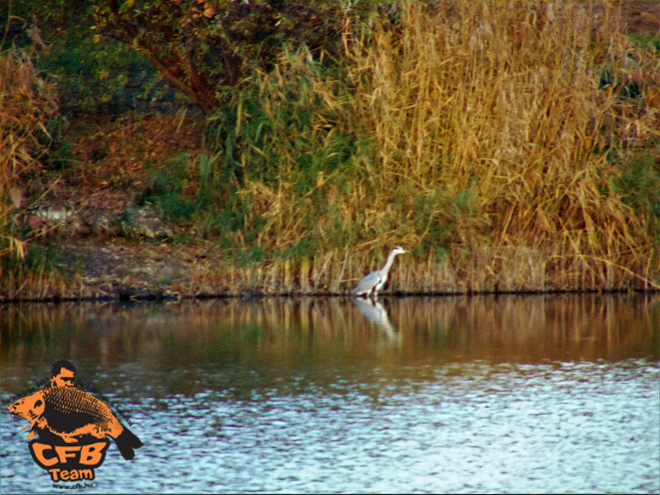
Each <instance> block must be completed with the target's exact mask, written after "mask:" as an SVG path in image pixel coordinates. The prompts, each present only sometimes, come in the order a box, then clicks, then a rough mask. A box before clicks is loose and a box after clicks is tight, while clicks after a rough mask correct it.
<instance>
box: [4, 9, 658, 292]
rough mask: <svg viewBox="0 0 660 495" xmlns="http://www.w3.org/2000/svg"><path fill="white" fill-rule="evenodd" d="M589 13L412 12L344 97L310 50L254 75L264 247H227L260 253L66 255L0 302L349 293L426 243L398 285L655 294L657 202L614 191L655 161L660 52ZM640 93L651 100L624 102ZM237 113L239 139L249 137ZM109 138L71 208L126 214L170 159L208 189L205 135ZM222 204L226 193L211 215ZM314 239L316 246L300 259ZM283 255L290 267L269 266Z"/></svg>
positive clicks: (198, 246)
mask: <svg viewBox="0 0 660 495" xmlns="http://www.w3.org/2000/svg"><path fill="white" fill-rule="evenodd" d="M443 5H444V4H443ZM447 5H449V4H447ZM592 7H593V3H589V4H588V5H587V7H586V8H583V7H581V6H580V5H579V4H578V3H572V2H566V3H562V4H560V5H558V4H556V3H551V2H544V1H541V2H534V3H530V2H514V3H511V4H508V6H504V5H502V4H501V2H497V1H489V0H484V1H480V2H468V1H457V2H451V8H448V9H446V11H429V10H425V9H424V8H423V7H421V6H420V4H416V3H414V2H413V3H410V4H408V5H407V6H406V7H405V9H404V12H403V15H402V17H401V22H400V24H399V25H397V26H396V27H395V28H393V27H392V26H388V28H387V29H385V28H384V27H379V26H376V32H375V35H374V38H373V40H368V39H366V38H364V37H361V36H360V34H359V33H358V32H356V31H354V30H351V29H350V26H349V27H347V30H346V32H345V35H344V38H343V42H344V48H345V50H346V55H347V57H348V59H349V60H350V66H349V67H347V68H346V69H347V73H348V76H349V77H348V79H349V81H348V83H350V84H348V85H347V82H346V81H341V80H338V79H337V78H336V77H335V76H333V77H334V78H333V77H330V76H328V75H321V73H320V72H319V71H317V70H316V69H314V66H313V64H311V63H310V64H308V63H307V62H306V61H307V60H309V57H307V56H306V55H305V53H304V52H302V51H301V52H299V53H296V54H292V53H285V54H284V55H282V56H281V57H279V58H278V59H277V60H276V61H274V69H273V70H272V71H271V72H268V73H267V72H264V71H256V72H255V73H254V74H253V76H252V79H250V80H249V81H247V82H246V85H247V84H248V83H249V84H251V85H252V86H251V87H252V88H256V89H255V91H256V93H255V94H256V95H257V100H258V101H259V102H261V103H260V104H261V106H260V107H259V111H260V112H261V114H262V115H263V119H264V121H265V122H267V123H268V125H269V126H270V127H271V128H272V131H273V133H272V136H269V137H268V139H270V141H268V142H267V143H266V144H264V145H263V146H266V145H267V146H270V148H269V153H271V152H272V154H273V155H276V156H278V157H279V159H278V162H277V170H276V173H275V174H273V177H275V178H274V179H273V178H272V177H270V176H269V177H266V178H264V177H262V176H259V175H258V174H256V173H252V175H251V172H250V171H249V168H247V169H246V170H248V173H246V176H245V177H244V178H243V181H242V183H241V182H240V181H238V180H236V179H235V178H233V179H231V180H233V181H234V183H233V184H232V185H233V187H235V188H237V189H238V192H237V197H239V198H241V200H244V203H243V204H244V205H247V206H246V208H247V211H246V216H245V219H246V220H245V222H246V225H250V224H255V223H259V224H260V227H259V229H258V230H256V229H255V232H256V234H255V236H256V241H255V240H254V239H252V240H248V239H247V237H248V236H247V234H246V231H245V230H241V229H239V230H235V231H232V232H229V233H223V236H225V237H226V239H225V240H227V242H228V245H231V246H232V247H231V248H230V249H229V248H228V249H227V251H231V250H234V251H235V250H237V249H245V250H249V249H251V248H252V247H255V246H256V247H257V248H258V249H259V250H260V251H261V252H265V253H267V255H266V256H265V257H264V258H263V259H259V260H258V261H253V262H250V263H247V264H243V265H239V264H238V263H236V262H235V261H236V258H235V257H234V258H232V257H229V256H225V255H224V253H223V252H222V250H221V249H219V248H218V247H217V246H216V245H214V244H211V243H210V242H208V241H204V240H201V239H200V238H198V237H196V236H194V235H193V236H192V240H191V241H190V242H189V243H188V245H187V246H186V248H185V249H183V248H177V247H176V246H172V245H171V244H161V245H159V246H156V245H150V246H146V247H145V245H144V244H143V243H142V244H141V243H139V242H136V240H135V239H125V238H110V239H108V238H92V239H88V240H86V241H84V242H77V243H76V246H75V247H74V248H71V249H66V248H65V250H68V251H69V252H68V255H69V258H68V260H69V261H67V262H66V263H65V264H66V265H67V266H68V271H67V270H65V275H64V276H63V277H60V276H52V277H55V279H53V280H51V281H50V282H48V283H46V285H48V284H50V285H48V287H45V286H40V284H41V281H37V280H36V279H35V280H33V281H32V282H29V283H26V282H24V281H21V280H22V279H21V278H20V277H18V278H14V279H13V280H14V281H13V282H12V284H11V285H10V286H8V287H11V289H8V290H7V291H6V292H4V293H3V292H2V291H0V293H1V294H0V295H1V296H2V297H4V298H10V299H11V298H30V297H93V296H95V295H98V294H116V293H118V292H119V291H122V290H123V291H124V292H123V293H124V294H128V295H129V296H131V295H134V296H140V295H145V294H159V295H168V294H169V295H180V296H193V297H194V296H199V295H219V294H224V295H238V294H241V293H243V292H245V291H260V292H263V293H266V294H282V293H287V294H288V293H321V294H327V293H333V294H342V293H347V292H348V291H349V290H350V289H351V288H352V287H353V286H354V284H355V283H356V281H357V280H359V279H360V278H361V277H362V276H363V275H364V274H365V273H367V272H368V271H370V270H373V269H375V268H380V266H381V265H382V262H383V260H384V256H385V255H386V254H387V252H388V250H389V248H391V247H393V246H395V245H399V244H400V245H402V246H404V247H405V248H408V249H409V248H417V249H416V250H415V251H414V253H413V255H412V256H409V257H408V258H407V259H406V258H402V260H401V261H402V262H401V263H398V264H397V265H395V267H394V269H393V271H392V276H391V280H390V283H389V290H390V291H394V292H407V293H422V292H424V293H455V292H461V293H462V292H475V291H477V292H482V291H485V292H490V291H493V292H497V291H507V292H508V291H551V290H557V291H565V290H626V289H628V290H630V289H643V290H650V289H651V290H652V289H660V246H659V245H658V239H659V237H658V236H660V232H659V231H658V226H655V227H653V225H652V217H653V212H652V210H651V207H650V206H649V204H647V203H648V202H647V203H644V204H640V205H638V206H637V207H635V208H633V207H632V206H631V205H630V204H629V201H627V199H626V195H625V193H622V192H621V191H620V190H619V189H617V186H616V184H617V181H618V180H619V179H620V178H621V176H622V175H623V173H624V172H625V171H626V170H627V169H629V168H630V167H631V164H632V163H634V162H635V160H637V159H638V158H639V157H640V156H642V157H650V159H651V160H652V161H653V163H655V164H656V165H655V167H656V169H657V164H658V163H660V149H659V147H658V143H659V142H660V67H658V65H657V53H654V52H653V50H652V49H651V48H648V49H645V48H640V47H634V46H633V44H632V42H631V41H630V40H629V39H628V38H627V37H626V36H625V34H624V31H623V28H624V25H625V23H624V20H623V19H622V18H621V17H620V16H619V15H618V13H617V11H615V10H610V9H609V8H608V7H607V4H603V8H601V9H600V10H597V9H593V10H592ZM624 12H625V10H624ZM649 15H654V14H652V13H649ZM649 19H650V18H649ZM246 87H247V86H246ZM631 88H634V91H636V92H638V93H639V96H638V97H634V98H633V97H628V96H626V95H627V93H626V92H629V91H631ZM245 94H248V93H247V92H246V93H245ZM289 94H296V95H297V96H298V97H299V99H298V100H297V101H295V102H294V108H298V109H300V110H301V111H304V112H311V113H312V114H313V115H312V117H311V119H310V122H309V127H308V128H305V131H304V133H297V134H296V135H295V138H296V139H293V138H292V136H290V135H289V133H291V132H292V130H291V128H288V127H287V125H289V124H288V121H286V120H283V118H282V115H285V114H286V113H287V112H288V111H289V110H290V108H288V107H287V106H286V105H287V104H289V103H290V101H289V103H287V98H285V97H284V96H283V95H289ZM34 100H35V101H36V100H37V98H34ZM319 102H320V103H319ZM242 105H243V103H242V100H241V102H239V103H237V111H236V114H237V115H238V122H237V125H236V126H234V127H235V129H236V131H235V132H236V134H237V135H238V134H239V129H241V126H243V128H245V127H247V126H248V125H250V122H249V118H250V117H251V116H250V115H249V114H248V110H246V108H247V105H246V106H245V107H243V106H242ZM254 115H255V113H254V111H253V114H252V116H254ZM241 116H243V117H241ZM211 122H213V120H212V119H211ZM90 126H94V124H90ZM42 127H43V126H42ZM96 129H97V130H96V131H94V132H93V133H92V132H90V133H89V135H88V136H83V137H80V138H79V140H78V141H77V143H78V144H79V145H80V146H79V148H78V152H77V155H76V157H77V159H78V160H79V161H78V163H77V164H76V165H74V166H73V167H72V168H71V169H70V170H69V172H68V176H64V177H63V178H62V180H61V181H60V183H59V185H58V186H57V187H56V188H54V189H53V194H56V195H58V196H57V197H58V198H59V199H60V200H66V201H73V202H75V203H76V206H77V207H79V208H87V209H88V208H97V209H103V208H106V209H107V208H108V205H114V214H118V213H119V212H121V209H122V208H123V205H124V204H125V202H127V201H129V200H130V199H132V197H134V196H135V194H136V193H139V192H141V191H140V189H142V188H143V187H144V186H145V185H146V180H147V177H148V174H147V168H148V167H149V166H150V165H149V164H150V163H151V166H152V167H153V168H154V169H157V168H159V167H160V166H161V164H162V163H163V161H165V158H166V157H168V156H171V155H172V154H173V153H174V152H175V150H177V151H183V150H186V151H189V152H191V155H190V157H191V158H190V162H189V169H188V170H189V181H188V183H187V185H186V186H185V187H189V189H190V190H191V191H194V190H195V189H196V188H197V187H198V186H199V184H198V181H197V180H196V179H197V177H198V174H199V170H200V168H199V166H198V162H197V161H196V160H197V157H198V156H199V155H200V154H201V152H202V150H201V145H200V140H199V137H200V135H201V130H200V129H199V128H197V127H195V126H194V124H192V123H191V122H190V121H187V120H183V119H181V118H180V117H163V116H159V117H158V118H157V120H149V119H147V120H142V121H140V120H139V119H138V120H137V121H131V120H123V121H120V122H118V123H106V124H103V125H101V126H99V127H97V128H96ZM44 130H45V127H44ZM295 130H296V129H294V131H295ZM33 134H34V131H32V134H30V133H28V135H33ZM244 135H245V136H247V134H244ZM338 135H350V136H355V137H356V140H358V141H361V142H365V143H369V144H368V145H366V146H365V148H364V150H361V152H360V153H357V154H355V155H353V156H351V157H350V163H349V164H348V165H346V164H341V163H340V165H339V166H338V167H337V168H336V169H335V170H333V171H328V170H327V169H323V168H320V169H318V170H316V169H314V168H311V169H310V170H311V171H312V172H313V173H314V175H313V177H311V179H310V177H305V179H306V180H310V181H311V182H312V187H311V188H310V189H308V190H303V191H302V192H301V191H300V189H299V188H297V187H296V185H297V184H298V182H299V181H300V180H301V176H302V174H303V172H301V168H300V158H301V156H303V155H301V154H300V149H299V148H297V147H298V146H300V145H299V143H300V142H301V141H303V140H307V141H305V143H307V144H305V145H309V146H311V148H310V149H311V150H312V151H310V152H309V153H307V152H305V153H307V154H305V155H304V156H305V157H306V158H309V156H311V158H310V159H312V160H319V161H321V162H323V161H327V160H331V159H334V157H336V155H337V153H338V152H337V148H336V146H337V142H339V141H337V139H338V138H337V136H338ZM12 139H15V137H14V138H12ZM237 139H238V138H237ZM241 139H243V141H240V142H239V144H241V145H242V146H243V148H241V149H239V152H240V154H239V155H238V157H236V158H235V159H236V160H238V162H239V163H240V164H242V165H243V166H245V165H246V164H247V165H250V166H253V167H256V165H255V164H258V163H259V160H261V159H262V157H263V156H264V155H265V154H264V151H263V149H262V148H259V147H258V146H256V145H255V144H254V143H253V142H248V141H247V138H244V137H242V138H241ZM3 141H4V139H3ZM237 142H238V141H237ZM310 143H311V144H310ZM207 144H208V143H207ZM179 147H180V148H179ZM16 149H18V148H16ZM207 152H208V151H207ZM221 160H222V157H221V154H220V153H218V154H217V155H215V156H211V158H210V162H211V163H215V164H216V165H217V164H219V163H222V162H221ZM265 163H266V165H268V162H265ZM345 165H346V166H345ZM342 167H345V168H342ZM653 170H654V169H653V168H651V172H653ZM271 172H272V170H269V173H271ZM312 172H310V173H312ZM225 177H226V176H225ZM214 180H216V182H217V181H222V180H224V179H222V176H221V175H220V174H216V175H215V179H214ZM6 184H9V182H6ZM649 184H651V186H649V187H651V188H653V187H655V186H653V184H654V183H653V181H652V180H651V181H650V182H649ZM90 186H92V187H93V188H94V192H93V193H92V194H88V193H87V191H89V189H88V188H89V187H90ZM136 188H137V190H136ZM10 190H13V191H14V196H15V195H16V192H15V191H16V188H14V189H11V187H10V186H7V187H6V188H5V189H3V191H6V193H5V192H3V204H5V205H11V202H10V198H11V197H12V196H11V194H9V191H10ZM80 191H85V194H82V195H81V194H80ZM651 194H652V195H653V194H655V195H657V191H655V192H654V191H651ZM8 198H9V199H8ZM226 199H227V198H226V192H223V189H222V188H221V187H220V188H218V189H217V190H216V197H215V200H216V201H218V202H219V203H217V204H216V206H218V207H221V206H224V204H222V203H221V202H222V201H226ZM642 203H643V202H642ZM8 208H9V206H5V210H3V211H4V212H7V211H8ZM211 214H212V213H211ZM4 215H5V216H4V217H2V218H9V217H8V216H7V214H6V213H4ZM198 221H200V222H203V221H205V219H204V218H201V220H200V219H199V218H198ZM193 223H194V222H193ZM191 225H192V224H188V227H191ZM654 229H655V230H654ZM190 231H192V230H190ZM190 231H189V232H190ZM312 238H313V241H314V243H315V244H313V249H312V248H310V249H309V250H308V252H302V250H298V251H295V249H294V248H296V246H299V245H301V241H307V240H310V239H312ZM251 243H252V244H251ZM94 246H103V249H104V250H105V251H100V250H97V251H98V252H97V253H96V254H94V253H93V251H94ZM296 249H297V248H296ZM287 250H289V251H291V252H293V253H294V254H293V255H290V256H280V257H279V258H278V257H276V256H275V255H273V254H272V253H286V252H287ZM184 251H187V253H186V255H185V256H177V252H178V253H183V252H184ZM73 253H78V254H79V255H80V256H81V257H82V258H85V257H88V256H92V257H94V256H96V259H97V260H99V261H98V263H86V262H85V261H84V260H83V261H81V263H80V264H79V265H84V266H99V267H100V266H103V263H107V264H108V265H107V266H108V269H107V270H105V271H106V273H105V275H98V276H93V277H90V276H89V274H88V273H82V274H81V273H76V269H75V268H74V267H75V266H79V265H76V263H71V262H70V261H71V259H70V256H73ZM101 253H105V254H101ZM122 253H124V254H122ZM126 253H130V254H131V256H130V257H128V256H126ZM140 253H144V256H143V257H142V258H140V256H139V255H140ZM128 259H131V260H132V261H131V262H130V263H129V262H128V261H127V260H128ZM122 260H123V263H122V264H123V268H124V269H123V270H118V269H116V267H117V263H118V262H120V261H122ZM111 265H112V266H111ZM128 265H131V267H134V268H130V267H128ZM0 269H1V268H0ZM138 272H139V273H140V274H141V275H140V276H136V274H137V273H138ZM149 274H151V275H149ZM49 276H50V275H49ZM3 277H4V275H3V274H0V278H3ZM39 280H41V279H39ZM56 280H57V281H56ZM44 282H45V281H44ZM29 287H31V288H30V289H29V290H28V288H29ZM127 287H128V289H127Z"/></svg>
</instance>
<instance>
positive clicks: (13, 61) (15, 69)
mask: <svg viewBox="0 0 660 495" xmlns="http://www.w3.org/2000/svg"><path fill="white" fill-rule="evenodd" d="M58 108H59V105H58V100H57V95H56V92H55V88H54V85H52V84H50V83H48V82H46V81H44V80H43V79H42V78H41V77H40V76H39V74H38V73H37V71H36V70H35V69H34V67H33V65H32V62H31V59H30V55H29V54H28V53H26V52H23V51H20V50H18V49H11V50H7V51H4V52H2V53H1V54H0V258H1V257H2V256H5V255H7V254H12V255H16V256H18V257H19V258H22V257H23V255H24V253H25V243H24V242H22V241H21V240H20V239H18V238H17V237H16V236H13V235H11V233H10V232H11V225H10V212H11V211H12V210H17V209H19V208H21V207H22V206H25V205H24V202H25V201H24V198H25V193H26V189H27V187H29V184H28V182H29V180H28V179H26V176H28V175H35V174H36V173H38V172H39V171H40V170H41V163H40V159H42V158H43V157H44V155H45V154H46V153H47V151H48V144H49V142H50V133H49V131H48V129H47V128H46V126H47V124H48V120H49V119H50V118H51V117H53V116H54V115H56V114H57V113H58Z"/></svg>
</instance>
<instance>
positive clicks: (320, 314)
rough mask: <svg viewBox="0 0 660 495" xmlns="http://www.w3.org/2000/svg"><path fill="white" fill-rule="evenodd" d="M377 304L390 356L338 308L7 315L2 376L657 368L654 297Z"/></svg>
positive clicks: (658, 317)
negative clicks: (83, 363) (100, 369)
mask: <svg viewBox="0 0 660 495" xmlns="http://www.w3.org/2000/svg"><path fill="white" fill-rule="evenodd" d="M381 303H382V305H383V308H384V310H385V311H386V312H387V314H388V315H389V323H390V325H391V327H393V328H396V334H397V339H396V340H397V345H396V346H395V347H392V346H390V344H389V343H391V342H392V341H393V339H391V338H390V337H389V336H388V334H387V332H384V331H383V329H382V327H377V326H375V325H373V324H372V323H371V322H370V321H369V320H368V319H367V318H365V315H364V313H363V312H362V311H361V310H360V308H359V307H358V306H356V305H355V304H354V303H353V301H352V300H350V299H343V298H300V299H295V298H286V299H280V298H271V299H264V300H262V301H258V302H245V301H240V300H235V299H231V300H221V301H205V302H186V303H180V304H171V305H167V306H155V305H138V306H133V307H128V308H120V307H117V306H114V305H93V304H81V305H74V304H62V305H55V306H53V305H21V306H7V307H5V308H4V309H3V311H1V312H0V328H2V334H1V338H2V341H1V342H0V344H1V348H2V353H1V354H0V359H1V362H2V363H3V365H7V364H10V365H14V364H20V363H21V362H24V361H25V362H30V361H34V360H39V361H41V360H43V361H44V362H46V361H48V360H49V359H51V356H52V357H57V358H58V359H59V358H61V357H67V358H71V359H80V360H92V361H93V362H94V363H98V364H103V363H111V362H115V363H121V362H136V361H144V362H152V363H156V364H157V365H159V366H161V365H162V366H165V367H168V366H174V367H176V366H183V367H185V366H188V365H190V364H206V363H218V364H223V363H228V362H235V363H242V364H245V365H246V366H253V365H255V366H265V367H268V366H279V365H286V363H289V364H290V363H292V362H302V361H306V360H309V362H311V363H315V362H327V361H337V362H341V361H344V360H348V361H351V362H352V361H355V360H365V361H372V360H373V361H374V362H377V363H380V364H383V363H388V365H392V366H396V365H398V364H401V365H405V364H406V363H412V362H419V361H420V360H422V361H424V360H429V362H446V361H453V360H470V359H474V358H485V359H491V358H492V359H496V360H501V361H507V360H512V361H514V362H519V361H522V362H524V361H526V360H543V359H549V360H580V359H586V360H590V359H595V358H605V359H623V358H629V357H652V358H653V359H658V358H659V357H660V350H659V347H660V296H658V295H644V296H639V295H633V296H613V295H597V294H586V295H552V296H506V297H492V296H474V297H464V296H460V297H442V298H439V297H436V298H417V297H415V298H397V299H391V298H383V299H382V300H381ZM399 335H400V337H399ZM399 339H400V342H398V340H399ZM393 353H394V354H393Z"/></svg>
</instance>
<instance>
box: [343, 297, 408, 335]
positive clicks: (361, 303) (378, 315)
mask: <svg viewBox="0 0 660 495" xmlns="http://www.w3.org/2000/svg"><path fill="white" fill-rule="evenodd" d="M353 302H354V303H355V305H356V306H357V307H358V309H359V310H360V311H361V312H362V314H363V315H364V316H366V317H367V318H368V319H369V320H370V321H373V322H374V323H375V324H376V325H378V326H379V327H380V328H382V329H383V330H384V331H385V333H386V334H387V336H388V337H390V338H395V337H397V333H396V330H395V328H394V327H393V326H392V324H391V323H390V318H389V316H388V315H387V311H386V310H385V308H384V307H383V305H382V304H381V303H380V302H378V301H377V300H375V299H373V300H372V299H369V298H366V299H363V298H361V297H353Z"/></svg>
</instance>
